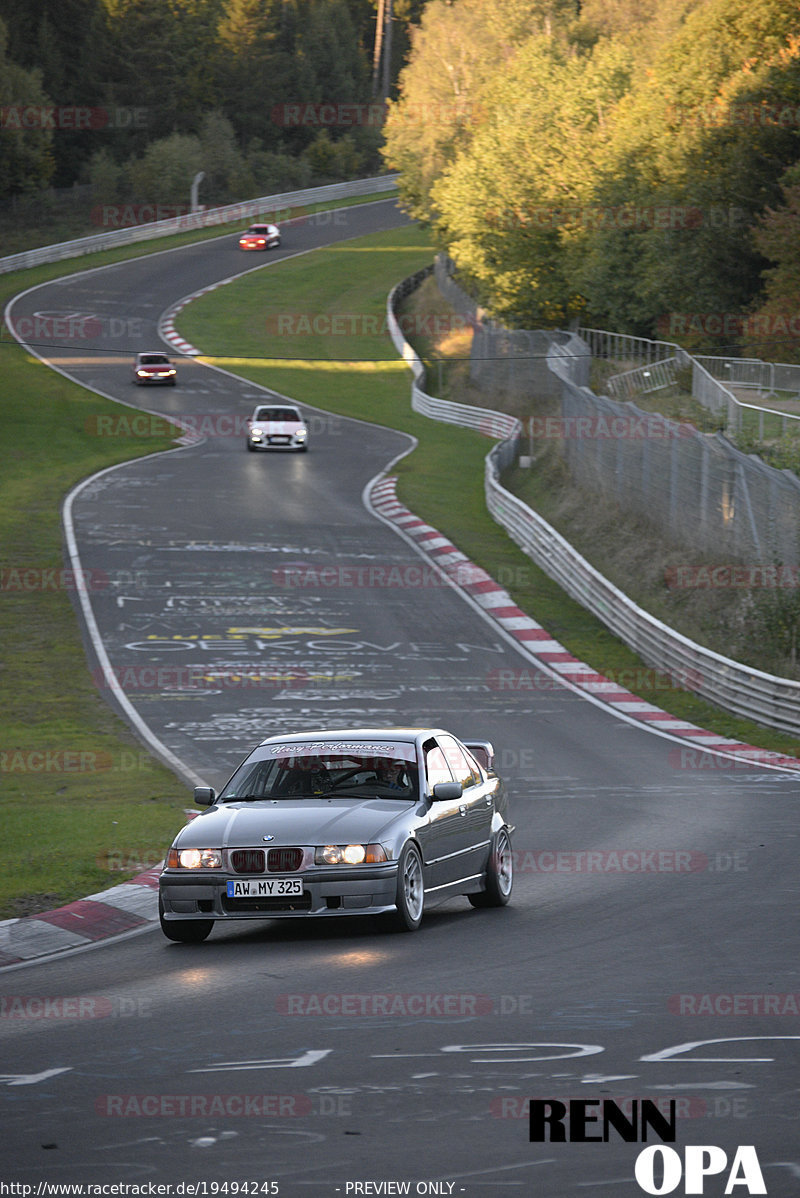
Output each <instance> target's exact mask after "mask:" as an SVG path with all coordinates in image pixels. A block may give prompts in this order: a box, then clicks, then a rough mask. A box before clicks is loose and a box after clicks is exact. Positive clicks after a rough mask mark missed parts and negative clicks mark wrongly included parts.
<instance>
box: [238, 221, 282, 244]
mask: <svg viewBox="0 0 800 1198" xmlns="http://www.w3.org/2000/svg"><path fill="white" fill-rule="evenodd" d="M280 244H281V231H280V229H279V228H278V226H277V225H251V226H250V228H249V229H248V230H247V232H246V233H242V235H241V237H240V238H239V249H240V250H271V249H273V248H277V247H278V246H279V245H280Z"/></svg>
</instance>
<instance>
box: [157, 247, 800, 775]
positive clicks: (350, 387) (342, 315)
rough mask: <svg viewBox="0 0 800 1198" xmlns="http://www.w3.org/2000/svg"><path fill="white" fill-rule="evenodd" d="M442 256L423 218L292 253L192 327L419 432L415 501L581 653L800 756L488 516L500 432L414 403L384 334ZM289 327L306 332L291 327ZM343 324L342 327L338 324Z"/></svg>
mask: <svg viewBox="0 0 800 1198" xmlns="http://www.w3.org/2000/svg"><path fill="white" fill-rule="evenodd" d="M431 254H432V250H431V248H430V247H429V245H428V243H427V239H426V235H425V234H424V233H423V232H422V231H421V230H419V229H417V228H414V227H412V228H409V229H403V230H400V231H393V232H391V233H383V234H379V235H377V236H373V237H369V238H363V239H360V240H358V241H354V242H349V243H344V244H341V245H339V246H336V247H332V248H330V249H327V250H322V251H319V252H318V253H317V254H315V255H314V257H313V261H311V260H309V259H308V258H305V259H297V260H294V261H287V262H285V263H281V264H279V265H276V266H274V267H272V268H271V270H270V271H269V272H268V275H263V274H261V273H257V274H254V275H250V276H248V277H246V278H245V279H242V280H241V281H240V282H237V283H233V284H231V285H230V286H228V287H226V289H225V294H224V297H220V295H219V293H212V294H209V295H207V296H204V297H202V298H201V299H199V300H198V301H196V302H195V303H193V304H192V305H191V306H190V307H189V308H187V309H185V310H184V312H183V313H182V314H181V318H180V327H181V332H182V335H183V336H185V337H186V338H187V339H188V340H189V341H190V342H192V344H194V345H196V346H198V347H200V348H202V349H203V351H204V352H205V354H206V355H208V359H207V360H210V361H213V362H214V363H215V364H217V365H220V366H223V367H225V368H226V369H229V370H231V371H233V372H235V373H237V374H240V375H243V376H244V377H247V378H250V379H252V380H254V381H255V382H257V383H261V384H263V385H265V386H269V387H274V388H275V389H276V390H278V391H281V392H282V393H284V394H286V395H289V396H291V397H293V398H295V399H297V400H298V401H300V402H306V403H309V404H313V405H316V406H319V407H320V408H323V409H325V410H326V411H330V412H335V413H337V414H341V415H347V416H356V417H359V418H361V419H365V420H372V421H375V422H376V423H379V424H385V425H389V426H391V427H392V428H397V429H399V430H401V431H403V432H409V433H413V434H414V435H415V436H416V437H418V439H419V448H418V449H416V450H415V451H414V453H413V454H411V455H409V456H408V457H406V458H404V459H403V460H402V462H401V463H400V464H399V465H398V467H397V473H398V475H399V494H400V497H401V498H402V500H403V502H405V503H406V504H407V505H408V506H409V507H410V508H411V509H412V510H413V511H414V512H416V513H417V514H418V515H420V516H422V517H423V518H424V519H425V520H427V521H430V523H431V524H433V525H434V526H435V527H436V528H438V529H440V530H441V531H442V532H443V533H445V534H446V535H447V536H448V537H450V538H451V539H452V540H453V542H454V543H455V544H456V545H458V547H459V548H460V549H461V550H462V551H463V552H464V553H466V554H467V555H468V556H469V557H470V558H472V560H473V561H475V562H477V563H478V564H480V565H481V566H483V567H484V568H485V569H486V570H488V571H489V572H490V573H491V574H492V575H493V576H494V577H495V578H496V579H497V580H498V581H500V582H501V583H502V584H503V585H504V586H506V587H507V589H508V590H509V592H510V593H511V595H512V597H513V599H514V601H515V602H516V603H517V604H518V605H519V606H520V607H521V608H522V609H523V610H524V611H526V612H528V613H529V614H530V615H531V616H532V617H533V618H535V619H536V620H538V621H540V622H541V623H542V624H543V625H544V627H545V628H547V629H548V631H549V632H551V633H552V634H553V636H555V637H556V638H557V639H558V640H559V641H561V642H562V643H563V644H564V645H565V646H566V647H567V648H568V649H569V650H570V652H572V653H574V654H575V655H576V656H577V657H579V658H581V659H582V660H583V661H586V662H588V663H589V664H590V665H591V666H593V667H594V668H595V669H597V670H598V671H600V672H602V673H605V674H609V675H611V676H612V677H613V676H614V675H615V674H617V675H619V674H621V673H623V672H627V671H629V670H631V669H636V670H640V671H641V677H642V678H643V679H647V678H648V677H649V678H651V680H652V688H653V689H652V692H651V693H648V692H647V690H643V688H641V687H639V688H638V689H639V691H640V692H641V693H642V694H643V697H644V698H649V699H651V700H653V701H654V702H657V703H659V704H661V705H663V706H664V707H666V708H667V709H668V710H669V711H671V712H673V713H674V714H675V715H677V716H680V717H682V718H684V719H687V720H691V721H693V722H695V723H697V724H700V725H702V726H703V727H706V728H710V729H712V730H713V731H715V732H718V733H719V734H720V735H721V736H729V737H734V738H737V739H741V740H743V741H746V742H748V743H751V744H754V745H759V746H761V747H764V748H768V749H775V750H778V751H780V752H784V753H790V754H792V755H794V754H795V753H797V752H798V750H800V746H798V744H797V741H796V740H795V739H794V738H792V737H789V736H786V735H784V734H782V733H779V732H776V731H774V730H771V729H767V728H763V727H761V726H759V725H757V724H754V723H752V722H750V721H748V720H744V719H739V718H737V717H735V716H733V715H730V714H729V713H727V712H724V711H721V710H720V709H718V708H715V707H713V706H711V705H710V704H709V703H706V702H705V701H703V700H701V699H699V698H697V696H696V695H694V694H693V693H691V692H688V691H684V690H681V689H679V688H678V687H677V686H672V687H668V688H666V689H665V688H664V686H663V679H662V678H659V677H656V674H655V671H652V670H647V668H646V667H644V666H643V663H642V662H641V661H640V659H639V658H638V657H636V655H635V654H633V653H632V652H631V651H630V650H629V649H628V648H627V647H626V646H625V645H623V644H622V643H621V642H620V641H619V640H618V639H617V638H616V637H614V636H613V635H612V634H611V633H610V632H609V631H608V629H606V628H605V627H604V625H602V624H601V623H600V622H599V621H598V620H596V619H595V618H594V617H593V616H591V615H590V614H589V613H588V612H587V611H586V610H585V609H584V608H582V607H581V606H580V605H579V604H577V603H575V602H573V601H572V600H571V599H569V598H568V597H567V596H566V595H565V593H564V592H563V591H562V590H561V588H560V587H558V586H557V585H556V584H555V583H554V582H553V581H552V580H551V579H549V578H548V577H547V575H545V574H544V573H543V571H541V570H540V569H539V568H538V567H537V566H535V565H534V564H533V562H532V561H531V560H530V558H528V557H527V556H526V555H525V554H523V553H522V551H521V550H520V549H518V548H517V546H516V545H515V544H514V543H513V542H512V541H511V540H510V538H509V537H508V536H507V535H506V534H505V532H504V531H503V530H502V529H501V528H500V527H499V526H498V525H497V524H495V522H494V521H493V520H492V519H491V517H490V516H489V515H488V513H487V511H486V505H485V501H484V493H483V486H484V483H483V479H484V458H485V455H486V452H487V450H488V444H489V443H488V442H487V440H486V439H485V438H484V437H482V436H480V435H478V434H477V433H473V432H470V431H469V430H466V429H460V428H456V427H454V426H452V425H444V424H440V423H438V422H436V421H431V420H427V419H426V418H424V417H421V416H419V415H417V414H416V413H414V412H413V411H412V410H411V406H410V401H409V386H410V384H409V374H408V371H407V370H406V369H405V368H404V367H401V366H400V363H399V362H398V359H397V355H396V353H395V350H394V347H393V346H392V344H391V342H390V340H389V338H388V337H387V336H386V334H385V332H384V331H383V318H384V312H385V303H386V295H387V293H388V291H389V290H390V288H391V287H392V286H393V285H394V284H395V283H396V282H398V281H399V280H400V279H402V278H403V277H405V276H406V275H409V274H412V273H413V272H414V271H415V270H418V269H420V268H421V267H422V266H424V265H427V263H428V262H429V261H430V257H431ZM276 271H277V272H278V273H279V280H280V281H279V283H278V278H277V276H276V273H275V272H276ZM281 315H283V316H284V317H286V316H288V315H291V316H292V317H293V318H295V320H296V323H295V325H294V326H292V325H290V324H287V323H286V322H284V325H283V328H284V333H283V335H278V334H277V331H276V330H277V329H278V328H280V327H281V326H280V324H279V318H280V317H281ZM300 315H302V316H303V317H304V318H305V319H304V320H303V321H300V320H299V319H297V318H298V317H299V316H300ZM320 317H323V318H324V319H317V318H320ZM337 318H339V319H338V321H337ZM291 327H296V328H302V329H303V334H302V335H299V334H298V335H296V336H291V335H290V333H287V332H286V330H287V329H291ZM337 327H339V328H341V330H342V336H340V337H339V336H336V335H335V333H334V332H333V330H334V329H336V328H337ZM315 329H317V330H318V331H316V332H314V330H315ZM367 330H370V331H369V332H368V331H367ZM345 334H346V335H345ZM345 358H348V359H352V360H351V361H349V362H348V361H346V360H344V359H345ZM451 384H452V380H451ZM451 397H452V390H451Z"/></svg>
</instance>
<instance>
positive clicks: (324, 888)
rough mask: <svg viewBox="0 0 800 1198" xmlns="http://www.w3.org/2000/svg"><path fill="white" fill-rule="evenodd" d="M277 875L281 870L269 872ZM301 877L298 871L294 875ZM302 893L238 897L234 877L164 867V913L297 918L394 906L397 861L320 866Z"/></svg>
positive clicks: (166, 915)
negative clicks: (231, 885) (233, 893)
mask: <svg viewBox="0 0 800 1198" xmlns="http://www.w3.org/2000/svg"><path fill="white" fill-rule="evenodd" d="M269 876H270V877H272V878H275V877H277V876H278V875H276V874H270V875H269ZM293 876H297V875H293ZM300 876H302V879H303V893H302V895H300V896H298V897H296V898H292V897H281V898H258V899H232V898H228V897H227V883H228V879H229V878H235V879H236V880H238V881H241V879H242V875H241V874H228V873H226V874H222V875H221V876H220V877H209V876H208V875H207V874H206V875H204V876H203V877H202V878H200V877H196V876H195V877H187V876H185V875H184V874H179V873H171V872H168V871H166V870H165V871H164V873H162V875H161V877H160V879H159V894H160V897H161V904H162V910H163V918H164V919H165V920H170V919H183V920H186V919H224V920H228V919H297V918H299V917H303V916H305V917H308V916H313V917H315V918H316V917H318V916H331V915H378V914H381V913H382V912H384V911H391V910H393V909H394V907H395V905H396V903H395V900H396V896H397V862H396V861H389V862H387V864H386V865H374V866H366V867H364V868H359V869H353V870H350V869H348V870H344V871H342V870H334V869H322V868H320V869H314V870H313V872H312V871H311V870H309V871H308V872H307V873H303V874H302V875H300Z"/></svg>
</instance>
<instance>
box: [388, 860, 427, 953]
mask: <svg viewBox="0 0 800 1198" xmlns="http://www.w3.org/2000/svg"><path fill="white" fill-rule="evenodd" d="M424 907H425V889H424V885H423V877H422V858H421V857H420V855H419V849H418V848H417V847H416V845H413V844H407V845H406V846H405V848H404V849H403V851H402V853H401V854H400V861H399V862H398V866H397V911H396V912H395V913H394V918H393V921H392V922H393V924H394V927H395V928H396V929H397V931H399V932H416V930H417V928H418V927H419V925H420V924H421V923H422V912H423V909H424Z"/></svg>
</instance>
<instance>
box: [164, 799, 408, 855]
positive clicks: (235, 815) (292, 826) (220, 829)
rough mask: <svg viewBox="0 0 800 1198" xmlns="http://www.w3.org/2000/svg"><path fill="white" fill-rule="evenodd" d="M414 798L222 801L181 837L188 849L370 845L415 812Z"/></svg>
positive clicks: (196, 821)
mask: <svg viewBox="0 0 800 1198" xmlns="http://www.w3.org/2000/svg"><path fill="white" fill-rule="evenodd" d="M414 807H415V804H414V802H413V800H412V799H365V800H360V799H280V800H278V801H277V802H275V801H273V800H270V799H261V800H258V801H250V802H246V803H221V804H219V805H218V806H216V807H211V808H209V810H208V811H207V812H204V813H203V814H202V815H201V816H199V817H198V818H197V819H194V820H192V822H191V823H189V824H187V825H186V827H185V828H183V829H182V831H181V832H180V833H179V834H178V837H177V839H176V841H175V843H176V845H177V846H178V847H179V848H181V849H187V848H223V849H227V848H252V847H254V846H261V845H263V844H264V843H265V841H264V839H263V838H264V837H265V836H272V837H273V838H274V839H273V840H271V841H269V844H270V847H273V848H274V847H276V846H280V845H290V844H301V845H302V844H306V845H318V844H351V843H353V842H356V843H363V844H368V843H371V842H373V841H379V840H380V839H381V836H382V834H383V833H384V831H385V830H386V829H387V828H388V827H389V826H390V825H391V824H392V822H393V821H394V820H396V819H398V818H401V817H402V816H404V815H408V813H409V812H411V811H413V810H414Z"/></svg>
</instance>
